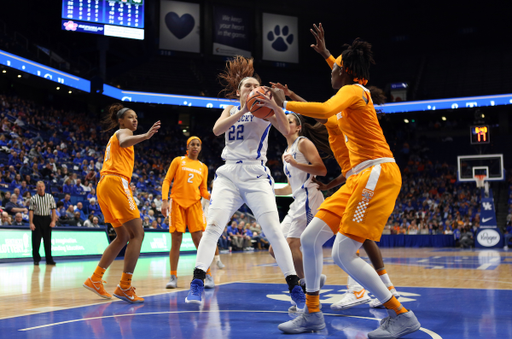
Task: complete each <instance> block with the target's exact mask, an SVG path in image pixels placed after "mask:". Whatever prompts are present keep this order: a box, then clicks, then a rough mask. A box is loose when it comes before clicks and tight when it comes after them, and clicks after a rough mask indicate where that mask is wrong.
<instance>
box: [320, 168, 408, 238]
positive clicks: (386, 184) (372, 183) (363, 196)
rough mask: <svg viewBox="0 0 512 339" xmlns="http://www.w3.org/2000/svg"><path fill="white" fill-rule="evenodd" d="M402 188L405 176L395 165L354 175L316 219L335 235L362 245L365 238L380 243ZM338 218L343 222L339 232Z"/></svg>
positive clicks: (332, 197)
mask: <svg viewBox="0 0 512 339" xmlns="http://www.w3.org/2000/svg"><path fill="white" fill-rule="evenodd" d="M401 187H402V176H401V174H400V169H399V168H398V166H397V164H396V163H394V162H388V163H382V164H379V165H375V166H372V167H369V168H367V169H365V170H363V171H361V172H360V173H358V174H354V175H351V176H350V177H349V178H348V180H347V182H346V183H345V185H344V186H342V187H341V188H340V189H339V190H338V191H337V192H336V193H334V194H333V195H332V196H330V197H329V198H327V199H325V201H324V203H323V204H322V205H321V206H320V208H319V211H318V213H317V215H316V217H318V218H320V219H322V220H323V221H324V222H325V223H326V224H327V225H329V227H330V228H331V230H333V232H340V233H341V234H343V235H346V236H347V237H349V238H352V239H354V240H356V241H359V242H361V243H362V242H364V241H365V240H366V239H370V240H374V241H379V240H380V237H381V235H382V230H383V229H384V226H385V224H386V221H387V220H388V218H389V216H390V215H391V213H392V212H393V209H394V208H395V202H396V198H397V197H398V194H399V193H400V188H401ZM338 218H339V219H340V221H341V222H340V223H339V224H338V227H339V228H338V229H337V230H336V226H335V223H336V221H337V220H338Z"/></svg>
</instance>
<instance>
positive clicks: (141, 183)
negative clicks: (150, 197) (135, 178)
mask: <svg viewBox="0 0 512 339" xmlns="http://www.w3.org/2000/svg"><path fill="white" fill-rule="evenodd" d="M137 190H139V191H142V192H145V191H146V184H145V183H144V179H143V178H139V182H138V183H137Z"/></svg>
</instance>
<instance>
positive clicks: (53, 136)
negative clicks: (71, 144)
mask: <svg viewBox="0 0 512 339" xmlns="http://www.w3.org/2000/svg"><path fill="white" fill-rule="evenodd" d="M50 141H51V142H53V144H54V145H58V144H59V143H60V139H59V138H58V137H57V133H56V132H55V133H53V135H52V136H51V137H50Z"/></svg>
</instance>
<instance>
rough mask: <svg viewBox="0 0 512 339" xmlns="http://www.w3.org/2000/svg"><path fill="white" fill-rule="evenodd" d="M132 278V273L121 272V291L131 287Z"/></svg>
mask: <svg viewBox="0 0 512 339" xmlns="http://www.w3.org/2000/svg"><path fill="white" fill-rule="evenodd" d="M132 277H133V273H129V272H123V275H122V276H121V282H120V283H119V286H121V288H122V289H123V290H126V289H127V288H129V287H130V286H131V285H132Z"/></svg>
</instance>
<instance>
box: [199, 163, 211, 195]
mask: <svg viewBox="0 0 512 339" xmlns="http://www.w3.org/2000/svg"><path fill="white" fill-rule="evenodd" d="M203 167H204V172H203V173H204V174H203V181H202V182H201V185H200V186H199V191H200V192H201V196H202V197H203V198H205V199H206V200H210V193H208V167H207V166H206V165H205V164H203Z"/></svg>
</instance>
